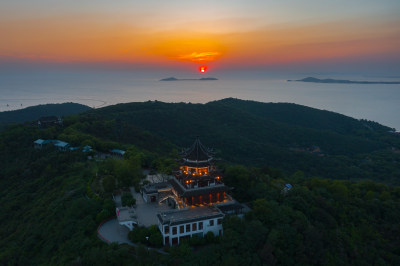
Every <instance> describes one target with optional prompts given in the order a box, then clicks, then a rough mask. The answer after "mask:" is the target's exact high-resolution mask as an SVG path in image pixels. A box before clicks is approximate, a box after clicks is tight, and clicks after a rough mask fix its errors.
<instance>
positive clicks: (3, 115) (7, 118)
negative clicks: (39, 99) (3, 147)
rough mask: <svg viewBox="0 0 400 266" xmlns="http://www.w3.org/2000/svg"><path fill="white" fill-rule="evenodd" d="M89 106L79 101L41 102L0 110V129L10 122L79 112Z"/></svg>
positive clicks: (87, 108) (14, 122)
mask: <svg viewBox="0 0 400 266" xmlns="http://www.w3.org/2000/svg"><path fill="white" fill-rule="evenodd" d="M90 109H91V108H90V107H88V106H86V105H83V104H79V103H60V104H43V105H36V106H30V107H26V108H24V109H20V110H15V111H5V112H0V129H2V128H4V127H5V126H7V125H10V124H17V123H23V122H26V121H36V120H38V119H39V118H40V117H44V116H65V115H72V114H79V113H82V112H84V111H87V110H90Z"/></svg>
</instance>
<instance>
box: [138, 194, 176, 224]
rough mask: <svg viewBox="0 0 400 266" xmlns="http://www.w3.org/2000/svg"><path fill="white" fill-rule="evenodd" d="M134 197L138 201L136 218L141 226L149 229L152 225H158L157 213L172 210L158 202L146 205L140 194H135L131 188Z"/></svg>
mask: <svg viewBox="0 0 400 266" xmlns="http://www.w3.org/2000/svg"><path fill="white" fill-rule="evenodd" d="M131 192H132V195H133V196H134V197H135V199H136V207H135V210H136V216H137V219H138V224H139V226H146V227H149V226H150V225H153V224H155V225H157V224H158V219H157V213H158V212H162V211H167V210H170V208H169V207H168V206H167V205H166V204H165V203H163V204H158V203H157V202H151V203H146V202H145V201H144V200H143V197H142V195H141V194H140V193H137V192H135V190H134V189H133V188H131Z"/></svg>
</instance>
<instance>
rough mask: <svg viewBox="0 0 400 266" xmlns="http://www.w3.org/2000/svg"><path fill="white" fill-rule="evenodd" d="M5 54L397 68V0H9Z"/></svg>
mask: <svg viewBox="0 0 400 266" xmlns="http://www.w3.org/2000/svg"><path fill="white" fill-rule="evenodd" d="M0 7H1V8H0V36H1V37H0V38H1V42H0V61H1V63H9V62H18V63H24V62H28V63H33V64H35V63H42V64H43V63H58V64H59V63H61V64H81V63H92V64H111V65H118V64H123V65H126V64H128V65H139V66H140V65H147V66H157V67H198V66H200V65H204V64H205V65H208V66H211V68H219V69H224V68H226V69H228V68H262V67H274V66H276V67H284V66H288V67H290V66H301V65H302V64H308V65H310V64H311V65H313V64H314V65H316V66H318V65H329V64H330V65H333V66H335V67H338V68H341V66H346V67H348V66H349V65H350V66H353V67H354V68H357V67H358V66H362V67H364V68H366V65H368V67H369V68H371V69H374V68H376V69H377V70H378V69H379V70H382V68H383V69H392V70H395V71H398V70H400V64H399V62H400V1H399V0H380V1H376V0H352V1H349V0H335V1H321V0H304V1H295V0H280V1H269V0H241V1H239V0H218V1H216V0H203V1H192V0H182V1H178V0H170V1H165V0H162V1H161V0H146V1H132V0H114V1H111V0H109V1H106V0H80V1H65V0H63V1H62V0H36V1H32V0H18V1H15V0H3V1H1V4H0Z"/></svg>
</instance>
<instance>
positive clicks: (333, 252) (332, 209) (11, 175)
mask: <svg viewBox="0 0 400 266" xmlns="http://www.w3.org/2000/svg"><path fill="white" fill-rule="evenodd" d="M149 104H150V103H149ZM151 104H160V106H161V107H163V108H165V109H166V111H168V109H169V107H168V106H169V105H168V104H164V103H151ZM139 105H140V104H139ZM143 105H146V104H143ZM184 105H185V106H191V105H189V104H187V105H186V104H184ZM193 106H196V107H195V108H200V109H199V110H200V111H201V108H203V107H202V106H204V105H193ZM205 106H207V105H205ZM122 107H123V105H122ZM145 107H146V106H145ZM118 108H119V107H118ZM146 108H147V107H146ZM146 108H144V109H145V110H146ZM157 108H158V107H157ZM157 108H155V109H156V110H157ZM220 108H221V109H219V110H222V109H224V110H226V111H228V112H229V111H231V112H233V111H232V109H230V108H229V107H226V106H222V107H220ZM225 108H226V109H225ZM210 109H211V110H213V109H212V108H210ZM182 110H184V109H180V111H182ZM187 111H189V109H188V110H187ZM144 113H145V112H143V114H144ZM167 113H168V112H167ZM175 114H177V113H175ZM206 114H211V113H210V111H203V114H202V115H206ZM187 115H192V116H196V113H195V111H192V113H188V114H187ZM219 115H220V116H225V117H227V118H228V117H230V116H231V114H229V113H228V114H224V113H221V114H219ZM242 115H243V117H242V118H244V117H246V115H245V111H243V112H242ZM129 117H131V115H130V114H129V112H128V111H127V112H126V117H125V118H124V117H123V116H122V115H119V116H115V117H114V118H113V117H112V116H111V115H110V117H107V116H106V115H103V114H98V113H97V112H89V113H85V114H82V115H75V116H70V117H67V118H66V119H65V120H64V127H50V128H46V129H41V130H39V129H38V128H37V127H35V126H29V125H19V126H12V127H10V128H8V129H7V130H5V131H3V132H0V150H1V153H0V177H1V178H0V206H1V212H0V223H1V225H2V226H1V228H0V236H1V237H0V264H6V265H7V264H10V265H37V264H44V265H58V264H62V265H65V264H74V265H132V264H138V265H177V264H179V265H220V264H223V265H262V264H271V265H273V264H277V265H293V264H300V265H310V264H320V265H337V264H349V265H369V264H385V265H387V264H389V265H398V264H400V261H399V254H400V250H399V247H400V243H399V239H398V236H399V235H400V228H399V224H398V221H399V218H400V188H399V187H396V186H388V185H383V184H377V183H374V182H372V181H361V182H350V181H344V180H328V179H323V178H313V177H312V176H313V175H309V174H304V173H302V172H294V171H291V170H290V169H292V168H294V167H295V166H293V165H292V166H291V167H292V168H289V170H287V169H283V171H280V170H277V169H274V168H271V167H264V168H248V167H246V166H235V165H231V164H230V163H229V162H226V161H222V162H220V165H219V167H220V168H221V169H222V170H224V180H225V182H226V184H227V185H228V186H230V187H233V188H234V189H233V196H234V197H235V198H236V199H238V200H240V201H241V202H246V203H247V204H248V205H249V206H250V207H251V208H252V211H251V212H250V213H248V215H247V216H246V218H245V219H244V220H240V219H237V218H235V217H227V218H226V219H225V220H224V236H223V237H221V238H218V237H216V238H212V237H210V238H208V237H207V243H208V244H207V245H205V246H201V247H195V248H192V247H191V246H189V244H191V245H195V246H196V245H198V243H197V244H196V243H193V241H192V242H191V243H189V244H187V243H185V244H183V245H181V246H178V247H173V248H170V249H169V250H168V251H169V255H160V254H157V253H154V252H153V251H148V250H146V249H145V248H144V247H142V246H139V247H137V248H133V247H128V246H126V245H121V246H118V245H115V244H112V245H107V244H105V243H103V242H101V241H100V240H99V239H98V238H97V236H96V228H97V226H98V224H99V223H100V222H101V221H102V220H103V219H104V218H107V217H110V216H112V215H113V214H114V205H113V202H112V200H111V193H112V191H114V190H115V189H116V187H117V186H129V185H132V184H135V185H137V178H138V174H137V173H136V172H137V171H138V167H137V166H138V165H139V164H140V165H141V166H142V167H146V168H154V169H156V170H158V171H161V172H165V173H170V172H171V170H172V167H173V165H174V160H173V159H174V158H175V156H176V155H177V153H176V152H177V151H178V147H186V146H187V143H186V142H189V143H191V142H192V141H193V139H192V138H187V139H188V140H186V139H181V140H180V141H181V142H184V144H183V145H177V144H173V143H179V142H178V141H177V140H176V138H172V139H171V141H168V140H169V139H168V138H167V135H168V134H164V135H163V134H159V133H157V131H156V130H154V131H151V130H150V129H147V130H145V129H144V128H143V127H142V125H141V124H139V123H138V124H135V123H133V122H129V121H130V120H128V119H127V118H129ZM199 117H200V116H199ZM178 118H179V116H176V117H175V119H178ZM231 119H236V118H235V116H234V115H233V116H232V118H231ZM158 121H160V120H158ZM171 121H173V120H170V121H165V122H164V124H163V127H162V126H161V127H160V130H161V129H163V130H168V127H167V125H168V123H170V122H171ZM185 121H187V120H185ZM239 121H240V120H239ZM160 122H161V121H160ZM149 124H151V123H149ZM190 125H193V124H190ZM202 127H203V126H199V127H198V128H199V130H200V129H201V128H202ZM208 128H210V127H208ZM211 128H212V127H211ZM214 128H217V129H218V127H214ZM226 128H232V129H235V128H234V127H232V125H231V124H230V122H229V120H228V125H227V126H226ZM240 129H242V130H243V129H244V128H240ZM187 130H188V129H187ZM235 130H239V129H235ZM153 132H156V133H153ZM190 132H192V131H190V130H188V131H187V132H186V133H190ZM209 132H210V134H214V135H213V136H214V138H216V137H217V135H216V134H217V133H216V132H212V131H209ZM218 132H219V131H218ZM235 132H238V131H235ZM228 133H229V132H228ZM228 133H227V134H224V135H223V136H224V137H225V136H226V135H229V134H228ZM176 134H181V133H179V131H176ZM231 134H233V133H231ZM235 134H237V133H235ZM389 136H391V135H389ZM37 138H43V139H62V140H65V141H68V142H70V143H71V144H72V145H74V146H83V145H88V144H90V145H92V147H93V148H94V149H96V150H98V151H101V152H107V151H108V150H109V149H111V148H123V149H125V150H126V151H127V152H126V159H125V160H123V161H122V160H118V161H116V160H105V161H96V160H88V159H87V156H86V155H84V154H83V153H82V152H81V151H74V152H66V153H62V152H58V151H56V150H54V149H52V147H48V148H46V149H44V150H35V149H33V141H34V140H35V139H37ZM246 138H249V139H250V137H249V136H247V137H244V136H242V135H240V136H237V138H235V136H233V135H231V136H230V138H229V139H228V140H230V141H232V144H234V145H232V146H233V147H235V146H236V145H238V144H237V143H240V141H243V140H246ZM373 138H374V137H371V139H372V140H373ZM203 139H206V138H203V137H202V140H203ZM217 140H221V143H215V144H213V145H212V146H214V147H217V148H218V149H219V155H220V156H221V157H223V158H224V157H228V156H230V158H233V160H232V161H234V160H238V161H240V160H241V158H240V157H239V158H236V159H235V156H243V154H240V153H232V154H230V153H229V152H230V151H231V150H229V147H230V146H229V145H226V144H227V143H226V142H224V141H223V138H217V139H213V141H217ZM252 141H253V142H254V143H255V145H256V144H257V142H256V140H252ZM375 141H381V140H379V138H376V140H375ZM203 142H204V143H206V144H207V145H208V146H211V145H209V142H208V141H206V140H203ZM246 143H247V142H246ZM132 144H135V145H132ZM146 147H148V149H146ZM262 147H266V146H262ZM274 147H275V146H273V145H272V144H271V145H270V147H269V148H271V150H272V152H273V149H274ZM225 148H226V149H227V151H226V150H225ZM246 148H247V149H251V148H252V147H250V146H244V147H243V148H241V149H243V150H245V149H246ZM271 150H269V149H263V150H262V151H263V152H264V153H268V152H270V151H271ZM233 151H234V150H233ZM289 153H290V151H287V154H289ZM295 154H296V156H298V159H299V160H300V161H301V162H302V163H304V164H305V165H304V168H306V169H308V170H309V171H311V172H312V171H313V170H314V168H317V167H320V166H319V165H314V163H315V162H316V161H314V160H313V158H320V159H321V160H322V158H323V157H322V158H321V157H318V156H315V155H313V154H308V153H297V152H296V153H295ZM367 155H368V157H369V158H370V159H369V160H375V158H378V159H379V162H380V163H381V164H382V165H383V166H385V165H386V164H395V161H394V159H395V158H396V157H392V154H390V153H384V151H376V152H373V153H367ZM357 156H361V157H360V158H365V157H363V156H364V155H355V156H354V157H357ZM385 156H386V157H385ZM304 157H305V158H307V160H309V161H308V162H307V161H306V160H304V159H302V158H304ZM332 157H334V156H329V157H327V158H328V159H333V160H334V162H335V163H337V165H336V167H339V168H340V169H352V168H351V167H353V165H352V163H353V162H354V161H353V159H352V158H351V157H350V156H348V157H346V156H343V155H342V157H337V158H336V157H334V158H332ZM288 158H289V159H290V158H293V157H288ZM283 159H287V158H282V160H283ZM264 160H266V162H267V163H268V164H270V165H272V164H273V161H268V160H267V159H264ZM290 163H291V162H286V164H288V165H289V164H290ZM307 163H308V164H307ZM365 163H366V164H369V167H374V168H371V169H369V170H368V168H364V170H365V171H366V173H369V175H370V176H373V177H374V176H375V175H377V174H379V173H380V171H383V170H385V168H384V167H382V168H378V167H377V166H379V164H376V163H370V162H368V161H365ZM317 170H318V169H317ZM368 171H369V172H368ZM385 171H390V168H387V169H386V170H385ZM287 172H290V174H287ZM96 173H98V174H96ZM96 178H98V179H97V180H96ZM377 179H378V180H379V178H377ZM286 183H290V184H292V186H293V187H292V189H291V190H289V191H287V193H282V191H283V188H284V186H285V184H286Z"/></svg>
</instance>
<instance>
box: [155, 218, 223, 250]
mask: <svg viewBox="0 0 400 266" xmlns="http://www.w3.org/2000/svg"><path fill="white" fill-rule="evenodd" d="M218 219H222V218H213V219H206V220H201V221H196V222H191V223H185V224H180V225H174V226H170V227H169V233H165V230H164V229H165V225H162V224H161V223H160V222H159V223H158V228H159V229H160V231H161V234H162V236H163V243H164V241H165V237H166V236H168V237H169V244H170V245H171V244H172V238H175V237H177V238H178V243H179V238H180V237H184V236H190V237H191V236H192V235H195V234H199V233H200V234H202V235H203V237H204V236H205V235H206V234H207V233H208V232H210V231H211V232H213V234H214V235H215V236H219V232H220V230H221V234H222V233H223V228H222V223H221V224H218ZM211 220H213V221H214V224H213V225H211ZM200 222H203V228H202V229H199V223H200ZM194 223H196V224H197V225H196V230H193V224H194ZM188 224H189V225H190V231H186V226H187V225H188ZM182 225H183V227H184V231H183V233H181V232H180V226H182ZM174 227H176V234H173V232H174V231H173V228H174ZM165 244H166V243H164V245H165Z"/></svg>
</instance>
